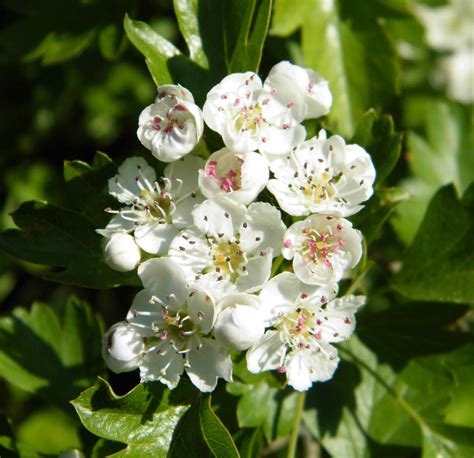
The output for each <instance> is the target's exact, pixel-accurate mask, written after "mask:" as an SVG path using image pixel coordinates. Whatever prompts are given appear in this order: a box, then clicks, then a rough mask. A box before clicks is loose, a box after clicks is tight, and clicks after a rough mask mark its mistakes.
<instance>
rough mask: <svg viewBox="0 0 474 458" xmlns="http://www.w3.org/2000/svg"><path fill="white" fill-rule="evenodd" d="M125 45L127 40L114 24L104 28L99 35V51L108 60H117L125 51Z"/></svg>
mask: <svg viewBox="0 0 474 458" xmlns="http://www.w3.org/2000/svg"><path fill="white" fill-rule="evenodd" d="M126 45H127V39H126V36H125V35H124V33H123V30H119V28H118V27H117V25H115V24H109V25H107V26H105V27H104V28H103V29H102V30H101V31H100V33H99V49H100V52H101V53H102V55H103V56H104V57H105V58H106V59H108V60H111V61H113V60H115V59H117V58H118V57H119V56H120V54H121V53H122V52H123V51H124V50H125V49H126Z"/></svg>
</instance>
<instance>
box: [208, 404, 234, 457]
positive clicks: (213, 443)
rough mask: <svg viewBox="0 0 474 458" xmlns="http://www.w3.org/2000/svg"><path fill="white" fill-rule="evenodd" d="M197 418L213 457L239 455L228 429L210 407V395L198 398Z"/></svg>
mask: <svg viewBox="0 0 474 458" xmlns="http://www.w3.org/2000/svg"><path fill="white" fill-rule="evenodd" d="M199 420H200V424H201V431H202V434H203V437H204V440H205V441H206V444H207V446H208V447H209V450H211V452H212V453H213V455H214V456H215V457H217V458H221V457H222V458H235V457H239V452H238V451H237V448H236V447H235V444H234V441H233V440H232V437H231V435H230V434H229V431H227V429H226V427H225V426H224V425H223V424H222V422H221V420H220V419H219V417H218V416H217V415H216V414H215V413H214V411H213V410H212V408H211V397H210V396H206V397H202V398H201V399H200V400H199Z"/></svg>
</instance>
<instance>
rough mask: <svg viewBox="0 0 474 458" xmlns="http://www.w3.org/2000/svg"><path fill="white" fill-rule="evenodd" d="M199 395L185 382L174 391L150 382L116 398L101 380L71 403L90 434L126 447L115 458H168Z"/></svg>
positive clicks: (107, 385) (108, 386)
mask: <svg viewBox="0 0 474 458" xmlns="http://www.w3.org/2000/svg"><path fill="white" fill-rule="evenodd" d="M196 396H197V393H196V390H195V389H193V387H192V386H191V384H190V383H189V382H185V381H182V382H181V383H180V385H179V386H178V388H177V389H175V390H173V391H170V390H168V389H167V388H165V387H164V386H163V385H162V384H160V383H157V382H151V383H146V384H140V385H138V386H136V387H135V388H134V389H133V390H132V391H130V392H129V393H128V394H126V395H124V396H117V395H116V394H115V393H114V392H113V390H112V388H111V386H110V385H109V384H108V383H107V382H106V381H105V380H103V379H99V380H98V382H97V383H96V384H95V385H94V386H92V387H91V388H88V389H87V390H86V391H84V392H83V393H81V395H80V396H79V397H78V398H77V399H75V400H74V401H73V403H72V404H73V406H74V408H75V409H76V411H77V413H78V415H79V417H80V419H81V421H82V423H83V425H84V426H85V427H86V428H87V429H88V430H89V431H90V432H91V433H93V434H95V435H97V436H99V437H102V438H105V439H108V440H110V441H115V442H121V443H123V444H126V445H127V447H126V448H124V449H122V450H120V451H119V452H117V453H115V454H114V455H113V456H114V457H131V458H140V457H144V456H150V457H151V456H152V457H155V458H160V457H166V456H167V454H168V449H169V447H170V444H171V439H172V436H173V433H174V431H175V429H176V427H177V425H178V423H179V421H180V419H181V418H182V417H183V415H184V414H185V412H186V411H188V409H189V407H190V405H191V403H192V402H193V400H195V399H196Z"/></svg>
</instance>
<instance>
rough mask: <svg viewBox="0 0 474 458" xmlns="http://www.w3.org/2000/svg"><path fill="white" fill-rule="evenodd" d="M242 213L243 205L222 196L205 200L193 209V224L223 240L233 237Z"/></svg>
mask: <svg viewBox="0 0 474 458" xmlns="http://www.w3.org/2000/svg"><path fill="white" fill-rule="evenodd" d="M244 215H245V207H244V206H243V205H239V204H236V203H234V202H230V201H228V200H226V199H222V198H220V199H215V200H206V201H204V202H203V203H202V204H200V205H198V206H197V207H196V208H195V209H194V210H193V218H194V224H195V226H196V227H197V228H198V229H199V230H200V231H202V232H204V233H205V234H208V235H211V236H212V237H214V238H215V239H219V238H223V239H224V240H230V239H232V238H233V237H234V235H235V234H236V232H237V229H238V228H239V227H240V225H241V224H242V221H243V218H244Z"/></svg>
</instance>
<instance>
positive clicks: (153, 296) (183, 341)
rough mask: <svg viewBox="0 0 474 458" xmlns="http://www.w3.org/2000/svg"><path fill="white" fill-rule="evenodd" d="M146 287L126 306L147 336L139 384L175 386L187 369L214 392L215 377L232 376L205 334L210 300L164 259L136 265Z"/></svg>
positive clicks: (211, 315) (210, 320) (211, 318)
mask: <svg viewBox="0 0 474 458" xmlns="http://www.w3.org/2000/svg"><path fill="white" fill-rule="evenodd" d="M138 275H139V276H140V279H141V280H142V283H143V285H144V287H145V289H144V290H142V291H140V292H139V293H138V294H137V295H136V297H135V299H134V301H133V304H132V307H131V308H130V311H129V313H128V315H127V321H128V322H129V323H130V325H131V326H133V327H134V328H135V329H136V331H137V332H139V333H140V334H141V335H143V336H144V338H145V340H146V348H145V355H144V357H143V360H142V361H141V362H140V375H141V380H142V382H147V381H154V380H159V381H160V382H161V383H164V384H165V385H167V386H168V388H170V389H173V388H175V387H176V385H177V384H178V382H179V379H180V376H181V374H182V373H183V370H186V373H187V374H188V376H189V378H190V379H191V382H192V383H193V384H194V385H195V386H196V387H197V388H199V390H201V391H203V392H209V391H212V390H214V388H215V387H216V385H217V379H218V378H219V377H221V378H223V379H225V380H228V381H230V380H232V361H231V359H230V356H229V354H228V353H227V352H226V350H225V349H224V348H223V347H222V346H221V345H220V344H219V343H218V342H217V341H216V340H214V339H212V338H211V337H210V336H209V333H210V332H211V331H212V328H213V327H214V322H215V319H216V310H215V303H214V299H213V298H212V297H211V296H209V295H208V294H207V293H206V292H205V291H203V290H201V289H198V288H195V287H193V288H190V287H189V285H188V284H187V282H186V281H185V279H184V272H183V271H182V270H181V269H180V268H179V266H177V265H176V264H175V263H173V261H171V260H170V259H167V258H159V259H157V258H155V259H151V260H149V261H146V262H144V263H143V264H141V265H140V267H139V268H138Z"/></svg>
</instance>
